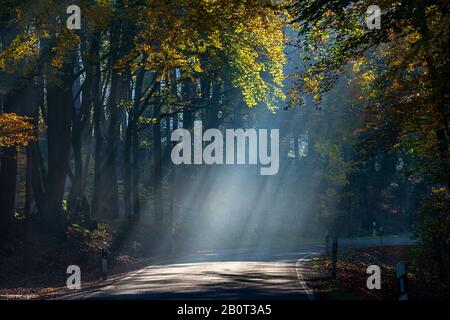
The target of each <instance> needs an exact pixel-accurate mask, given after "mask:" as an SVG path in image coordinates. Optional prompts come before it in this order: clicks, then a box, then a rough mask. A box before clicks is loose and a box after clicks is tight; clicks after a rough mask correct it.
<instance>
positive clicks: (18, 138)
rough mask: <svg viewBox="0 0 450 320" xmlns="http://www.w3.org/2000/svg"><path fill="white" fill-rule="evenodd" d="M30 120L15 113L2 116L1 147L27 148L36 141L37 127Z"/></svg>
mask: <svg viewBox="0 0 450 320" xmlns="http://www.w3.org/2000/svg"><path fill="white" fill-rule="evenodd" d="M30 120H31V118H29V117H23V116H18V115H17V114H15V113H3V114H0V146H1V147H16V148H19V147H27V146H28V145H29V144H30V143H32V142H34V141H36V135H35V127H34V126H33V125H32V124H31V123H30V122H29V121H30Z"/></svg>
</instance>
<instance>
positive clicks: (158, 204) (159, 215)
mask: <svg viewBox="0 0 450 320" xmlns="http://www.w3.org/2000/svg"><path fill="white" fill-rule="evenodd" d="M156 86H157V88H156V93H157V96H156V97H155V109H154V115H155V118H156V119H158V120H157V122H156V123H155V124H154V125H153V170H154V175H153V195H154V197H153V198H154V210H155V223H156V224H161V223H162V222H163V212H162V210H163V206H162V160H161V159H162V149H161V148H162V146H161V121H160V119H159V117H160V114H161V98H160V97H159V91H160V84H159V83H158V84H157V85H156Z"/></svg>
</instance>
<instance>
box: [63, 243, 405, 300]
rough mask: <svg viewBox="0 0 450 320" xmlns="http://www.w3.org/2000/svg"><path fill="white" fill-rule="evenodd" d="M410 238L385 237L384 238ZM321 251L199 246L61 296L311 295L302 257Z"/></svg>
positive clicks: (319, 247) (311, 246)
mask: <svg viewBox="0 0 450 320" xmlns="http://www.w3.org/2000/svg"><path fill="white" fill-rule="evenodd" d="M412 242H413V241H412V240H410V239H408V238H390V239H386V240H385V241H384V244H389V245H401V244H409V243H412ZM379 244H380V242H379V240H343V241H340V242H339V246H340V247H343V246H345V247H349V246H351V247H357V246H374V245H379ZM323 251H324V246H323V245H319V244H309V245H302V246H299V247H297V248H284V249H281V248H276V249H269V250H257V249H245V250H244V249H234V250H222V251H218V252H199V253H196V254H191V255H186V256H180V257H177V258H172V259H171V260H166V261H164V263H161V264H158V265H151V266H148V267H146V268H144V269H141V270H139V271H137V272H136V273H134V274H132V275H130V276H128V277H126V278H123V279H120V280H118V281H116V282H114V283H112V284H111V285H108V286H105V287H102V288H99V289H95V290H88V291H81V292H79V293H77V294H74V295H71V296H66V297H63V299H64V298H65V299H108V300H109V299H139V300H146V299H183V300H184V299H187V300H189V299H261V300H262V299H271V300H275V299H300V300H306V299H314V294H313V293H312V292H311V290H310V289H309V288H308V284H307V283H306V282H305V281H304V280H303V274H302V273H303V271H302V264H301V262H302V261H304V260H308V259H310V258H311V257H313V256H314V255H318V254H320V253H322V252H323Z"/></svg>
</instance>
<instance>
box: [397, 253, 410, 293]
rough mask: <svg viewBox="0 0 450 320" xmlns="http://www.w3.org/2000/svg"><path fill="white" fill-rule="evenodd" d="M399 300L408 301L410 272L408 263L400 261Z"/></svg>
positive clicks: (398, 270) (398, 265) (398, 267)
mask: <svg viewBox="0 0 450 320" xmlns="http://www.w3.org/2000/svg"><path fill="white" fill-rule="evenodd" d="M396 275H397V285H398V300H408V272H407V264H406V261H400V262H399V263H397V267H396Z"/></svg>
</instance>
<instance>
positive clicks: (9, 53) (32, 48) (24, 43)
mask: <svg viewBox="0 0 450 320" xmlns="http://www.w3.org/2000/svg"><path fill="white" fill-rule="evenodd" d="M38 40H39V36H38V34H37V33H22V34H19V35H18V36H17V37H16V38H15V39H14V40H13V41H12V42H11V44H10V46H9V47H8V48H6V49H5V50H3V51H2V52H1V53H0V70H2V71H5V72H12V71H13V70H14V67H15V66H16V65H17V64H18V63H20V62H21V61H23V60H24V59H25V58H29V57H32V56H36V55H37V53H38V46H37V43H38Z"/></svg>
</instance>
